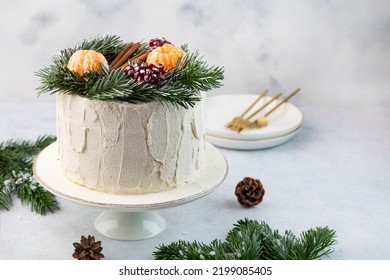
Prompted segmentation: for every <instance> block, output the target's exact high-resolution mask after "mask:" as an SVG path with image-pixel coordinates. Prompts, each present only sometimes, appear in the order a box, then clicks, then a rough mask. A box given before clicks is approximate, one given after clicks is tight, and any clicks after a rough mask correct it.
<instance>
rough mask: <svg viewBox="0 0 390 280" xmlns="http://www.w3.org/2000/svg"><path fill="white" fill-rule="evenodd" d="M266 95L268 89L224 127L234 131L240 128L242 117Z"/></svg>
mask: <svg viewBox="0 0 390 280" xmlns="http://www.w3.org/2000/svg"><path fill="white" fill-rule="evenodd" d="M267 93H268V89H266V90H265V91H264V92H263V93H262V94H260V95H259V97H258V98H257V99H256V100H255V101H254V102H253V103H252V104H251V105H250V106H249V107H248V108H247V109H246V110H245V111H244V112H243V113H242V114H241V115H240V116H236V117H234V118H233V119H232V120H231V121H230V122H228V123H227V124H226V127H227V128H229V129H231V130H234V131H236V130H237V129H239V128H240V127H241V123H242V122H244V116H245V115H246V114H247V113H248V112H249V111H250V110H251V109H252V108H253V107H254V106H255V105H256V104H257V103H258V102H259V101H260V100H261V99H262V98H263V97H264V96H266V95H267Z"/></svg>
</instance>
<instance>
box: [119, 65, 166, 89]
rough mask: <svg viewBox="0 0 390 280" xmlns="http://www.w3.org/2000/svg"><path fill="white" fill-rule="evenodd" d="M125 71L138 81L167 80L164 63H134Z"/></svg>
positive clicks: (154, 81)
mask: <svg viewBox="0 0 390 280" xmlns="http://www.w3.org/2000/svg"><path fill="white" fill-rule="evenodd" d="M125 73H126V75H127V76H129V77H130V78H132V79H134V80H136V81H137V82H148V83H152V84H155V83H158V82H160V81H164V80H165V71H164V66H163V65H162V64H149V65H148V64H146V63H138V62H137V63H134V64H132V65H129V66H127V67H126V69H125Z"/></svg>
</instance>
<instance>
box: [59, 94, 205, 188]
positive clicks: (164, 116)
mask: <svg viewBox="0 0 390 280" xmlns="http://www.w3.org/2000/svg"><path fill="white" fill-rule="evenodd" d="M203 104H204V98H203V99H202V100H201V101H199V102H197V104H196V105H195V106H194V107H193V108H188V109H185V108H183V107H180V106H172V105H168V104H161V103H159V102H149V103H142V104H131V103H128V102H120V101H106V100H104V101H100V100H91V99H87V98H83V97H79V96H74V95H66V94H59V95H57V136H58V149H59V151H58V152H59V160H60V164H61V168H62V169H63V171H64V172H65V175H66V177H67V178H69V179H70V180H71V181H73V182H76V183H78V184H80V185H82V186H85V187H88V188H91V189H94V190H98V191H102V192H107V193H118V194H143V193H150V192H159V191H164V190H168V189H171V188H174V187H176V186H179V185H182V184H183V183H185V182H188V181H190V180H193V179H194V178H195V177H196V176H197V174H198V172H199V170H200V169H201V168H202V166H203V158H204V147H205V130H204V120H205V116H204V108H203Z"/></svg>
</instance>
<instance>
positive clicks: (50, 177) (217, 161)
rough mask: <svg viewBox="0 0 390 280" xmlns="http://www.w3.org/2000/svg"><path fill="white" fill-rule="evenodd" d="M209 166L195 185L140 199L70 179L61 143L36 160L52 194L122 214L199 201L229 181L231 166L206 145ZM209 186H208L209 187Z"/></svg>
mask: <svg viewBox="0 0 390 280" xmlns="http://www.w3.org/2000/svg"><path fill="white" fill-rule="evenodd" d="M205 144H206V145H205V166H203V168H202V169H201V170H200V173H199V175H198V177H197V178H196V179H194V180H193V181H191V182H189V183H186V184H184V185H183V186H179V187H177V188H175V189H171V190H167V191H163V192H157V193H149V194H136V195H122V194H108V193H103V192H98V191H95V190H92V189H88V188H86V187H83V186H81V185H79V184H77V183H74V182H72V181H70V180H69V179H67V178H66V177H65V175H64V174H63V173H62V170H61V168H60V166H59V160H58V157H57V153H56V152H57V142H54V143H52V144H50V145H49V146H47V147H46V148H45V149H43V150H42V151H41V152H40V153H39V154H38V155H37V156H36V157H35V159H34V162H33V174H34V177H35V179H36V180H37V181H38V182H39V183H40V184H41V185H42V186H43V187H44V188H45V189H47V190H48V191H49V192H51V193H53V194H54V195H57V196H59V197H62V198H64V199H66V200H70V201H73V202H76V203H79V204H84V205H88V206H93V207H98V208H105V209H112V210H121V211H146V210H155V209H163V208H169V207H173V206H176V205H181V204H185V203H188V202H191V201H193V200H196V199H199V198H201V197H203V196H205V195H207V194H209V193H211V192H213V191H214V190H216V189H217V188H218V187H219V186H220V185H221V183H222V182H223V181H224V180H225V179H226V176H227V174H228V169H229V166H228V162H227V160H226V158H225V157H224V155H223V154H222V153H221V151H219V150H218V148H216V147H215V146H214V145H212V144H210V143H208V142H206V143H205ZM205 182H207V183H205Z"/></svg>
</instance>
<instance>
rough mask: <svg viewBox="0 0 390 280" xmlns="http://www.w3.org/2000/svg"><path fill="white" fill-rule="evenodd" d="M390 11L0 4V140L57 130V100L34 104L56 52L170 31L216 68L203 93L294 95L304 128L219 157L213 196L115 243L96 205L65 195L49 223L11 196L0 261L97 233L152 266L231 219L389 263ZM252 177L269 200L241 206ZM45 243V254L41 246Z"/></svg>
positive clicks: (284, 4) (60, 253)
mask: <svg viewBox="0 0 390 280" xmlns="http://www.w3.org/2000/svg"><path fill="white" fill-rule="evenodd" d="M389 6H390V4H389V3H388V1H386V0H372V1H368V0H366V1H352V0H350V1H348V0H347V1H331V0H315V1H309V0H298V1H270V0H269V1H254V0H252V1H238V0H237V1H222V0H218V1H206V0H201V1H178V0H174V1H158V0H155V1H125V0H122V1H121V0H111V1H103V0H100V1H89V0H84V1H76V0H70V1H48V0H44V1H26V0H14V1H4V0H2V1H1V2H0V35H1V39H2V40H1V45H0V58H1V59H0V61H1V63H2V67H0V141H4V140H7V139H10V138H19V139H35V138H36V137H37V136H39V135H42V134H55V100H54V96H50V95H45V96H41V97H39V98H37V96H36V92H35V88H36V87H37V86H38V85H39V81H38V79H37V78H36V77H35V75H34V72H36V71H38V70H39V69H40V68H41V67H42V66H43V65H47V64H49V63H50V61H51V57H52V55H53V54H55V53H56V52H57V51H59V50H61V49H63V48H66V47H72V46H74V45H75V44H76V43H77V42H79V41H81V40H82V39H84V38H89V37H93V36H95V35H97V34H106V33H110V34H117V35H120V36H121V37H122V38H123V39H124V40H127V41H137V40H145V41H146V40H148V39H149V38H152V37H157V36H165V37H166V38H167V39H169V40H171V41H172V42H173V43H175V44H182V43H188V45H189V47H190V49H192V50H195V49H199V51H200V52H201V53H202V54H203V55H204V57H205V59H206V60H207V61H208V62H209V64H215V65H220V66H224V68H225V81H224V87H222V88H221V89H218V90H215V91H213V92H209V93H208V94H220V93H253V94H256V93H259V92H260V91H262V90H263V89H265V88H270V89H271V91H272V92H277V91H280V90H282V91H283V92H288V91H291V90H292V89H295V88H296V87H298V86H299V87H301V88H302V92H301V93H300V94H299V95H298V96H296V97H294V99H293V100H292V101H291V102H292V103H293V104H295V105H297V106H298V107H299V108H300V109H301V110H302V111H303V113H304V115H305V121H304V126H303V128H302V130H301V131H300V133H299V134H298V135H297V136H296V137H294V138H293V139H292V140H291V141H289V142H288V143H286V144H284V145H282V146H279V147H275V148H273V149H268V150H260V151H251V152H244V151H233V150H227V149H221V152H222V153H223V154H224V155H225V157H226V158H227V160H228V162H229V167H230V169H229V174H228V176H227V178H226V180H225V182H224V183H223V184H222V185H221V188H220V189H218V190H217V191H215V192H214V193H212V194H210V195H209V196H207V197H205V198H203V199H201V200H198V201H195V202H193V203H191V204H188V205H184V206H180V207H176V208H172V209H167V210H163V211H161V214H163V215H164V217H165V218H166V220H167V229H166V231H164V232H163V233H162V234H161V235H159V236H158V237H156V238H154V239H151V240H146V241H141V242H119V241H113V240H110V239H108V238H105V237H104V236H101V235H100V234H99V233H97V232H96V230H95V229H94V228H93V219H94V218H95V217H96V215H97V214H99V212H100V210H98V209H92V208H88V207H85V206H80V205H76V204H74V203H71V202H67V201H63V200H61V206H62V207H61V210H60V211H58V212H56V213H55V214H50V215H48V216H46V217H41V216H38V215H36V214H34V213H31V212H30V210H29V208H28V207H26V206H22V205H20V204H19V202H18V201H17V200H15V206H14V207H13V208H12V210H11V211H10V212H5V211H2V212H0V259H70V258H71V254H72V250H73V249H72V245H71V244H72V242H74V241H77V240H79V238H80V235H81V234H87V235H88V234H94V235H96V236H97V239H98V240H102V242H103V247H104V250H103V253H105V255H106V258H107V259H150V258H152V255H151V254H152V251H153V250H154V248H155V246H157V245H158V244H161V243H165V244H166V243H169V242H171V241H176V240H178V239H186V240H190V241H191V240H195V239H196V240H199V241H203V242H209V241H211V240H212V239H214V238H220V239H223V238H224V237H225V235H226V233H227V231H228V230H229V229H230V228H231V227H232V225H233V223H235V222H236V221H237V220H238V219H241V218H244V217H249V218H254V219H258V220H265V221H266V222H268V223H269V224H270V225H271V226H272V227H274V228H278V229H280V230H282V231H283V230H285V229H292V230H293V231H294V232H295V233H296V234H299V233H300V232H301V231H302V230H306V229H308V228H310V227H316V226H325V225H328V226H329V227H331V228H333V229H335V230H336V231H337V235H338V237H337V239H338V244H337V245H336V246H335V253H334V254H333V255H332V256H331V257H332V258H333V259H390V243H389V241H388V232H390V222H389V220H388V213H389V212H390V189H389V187H390V175H389V167H390V159H389V155H390V144H389V140H388V139H389V137H390V133H389V129H390V109H389V106H390V98H389V94H390V92H389V90H390V84H389V76H390V39H389V38H390V36H389V35H390V34H389V33H390V12H389V10H390V9H389ZM245 176H252V177H257V178H259V179H260V180H261V181H262V182H263V184H264V186H265V188H266V197H265V199H264V202H263V203H262V204H261V205H259V206H258V207H256V208H253V209H244V208H242V207H240V206H239V205H238V203H237V202H236V201H235V197H234V194H233V193H234V187H235V185H236V184H237V182H238V181H239V180H241V179H242V178H243V177H245ZM48 248H50V250H48Z"/></svg>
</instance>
